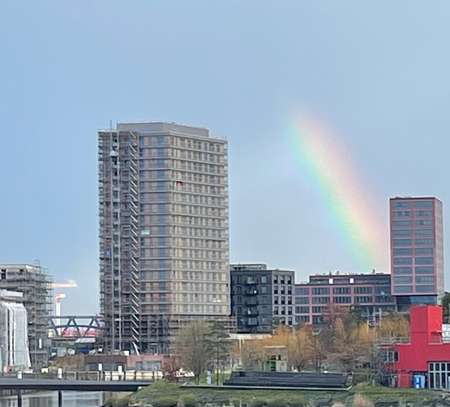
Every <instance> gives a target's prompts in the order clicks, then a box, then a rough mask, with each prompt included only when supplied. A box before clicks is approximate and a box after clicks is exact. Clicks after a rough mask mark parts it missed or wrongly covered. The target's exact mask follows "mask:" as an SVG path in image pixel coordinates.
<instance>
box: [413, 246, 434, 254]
mask: <svg viewBox="0 0 450 407" xmlns="http://www.w3.org/2000/svg"><path fill="white" fill-rule="evenodd" d="M427 254H428V255H430V256H432V255H433V249H432V248H431V247H421V248H418V249H416V256H423V255H425V256H426V255H427Z"/></svg>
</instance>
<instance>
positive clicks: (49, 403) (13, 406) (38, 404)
mask: <svg viewBox="0 0 450 407" xmlns="http://www.w3.org/2000/svg"><path fill="white" fill-rule="evenodd" d="M103 394H104V393H102V392H74V391H64V392H63V407H98V406H101V405H102V404H103V402H104V399H103V397H104V395H103ZM0 407H17V398H16V397H14V396H11V397H0ZM22 407H58V393H57V392H42V393H34V394H24V395H23V397H22Z"/></svg>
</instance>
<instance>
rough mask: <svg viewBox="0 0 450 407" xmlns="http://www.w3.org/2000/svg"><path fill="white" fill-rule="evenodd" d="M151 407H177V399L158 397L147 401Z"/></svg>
mask: <svg viewBox="0 0 450 407" xmlns="http://www.w3.org/2000/svg"><path fill="white" fill-rule="evenodd" d="M149 401H150V403H151V405H152V406H153V407H177V404H178V399H176V398H174V397H170V396H165V397H158V398H154V399H151V400H149Z"/></svg>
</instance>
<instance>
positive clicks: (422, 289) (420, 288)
mask: <svg viewBox="0 0 450 407" xmlns="http://www.w3.org/2000/svg"><path fill="white" fill-rule="evenodd" d="M434 291H435V290H434V285H416V292H417V293H432V292H434Z"/></svg>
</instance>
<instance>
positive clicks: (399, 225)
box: [392, 220, 412, 228]
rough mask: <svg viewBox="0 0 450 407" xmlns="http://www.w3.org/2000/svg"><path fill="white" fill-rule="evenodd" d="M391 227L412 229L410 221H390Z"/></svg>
mask: <svg viewBox="0 0 450 407" xmlns="http://www.w3.org/2000/svg"><path fill="white" fill-rule="evenodd" d="M392 226H393V227H394V228H403V227H409V228H410V227H412V222H411V221H410V220H394V221H392Z"/></svg>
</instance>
